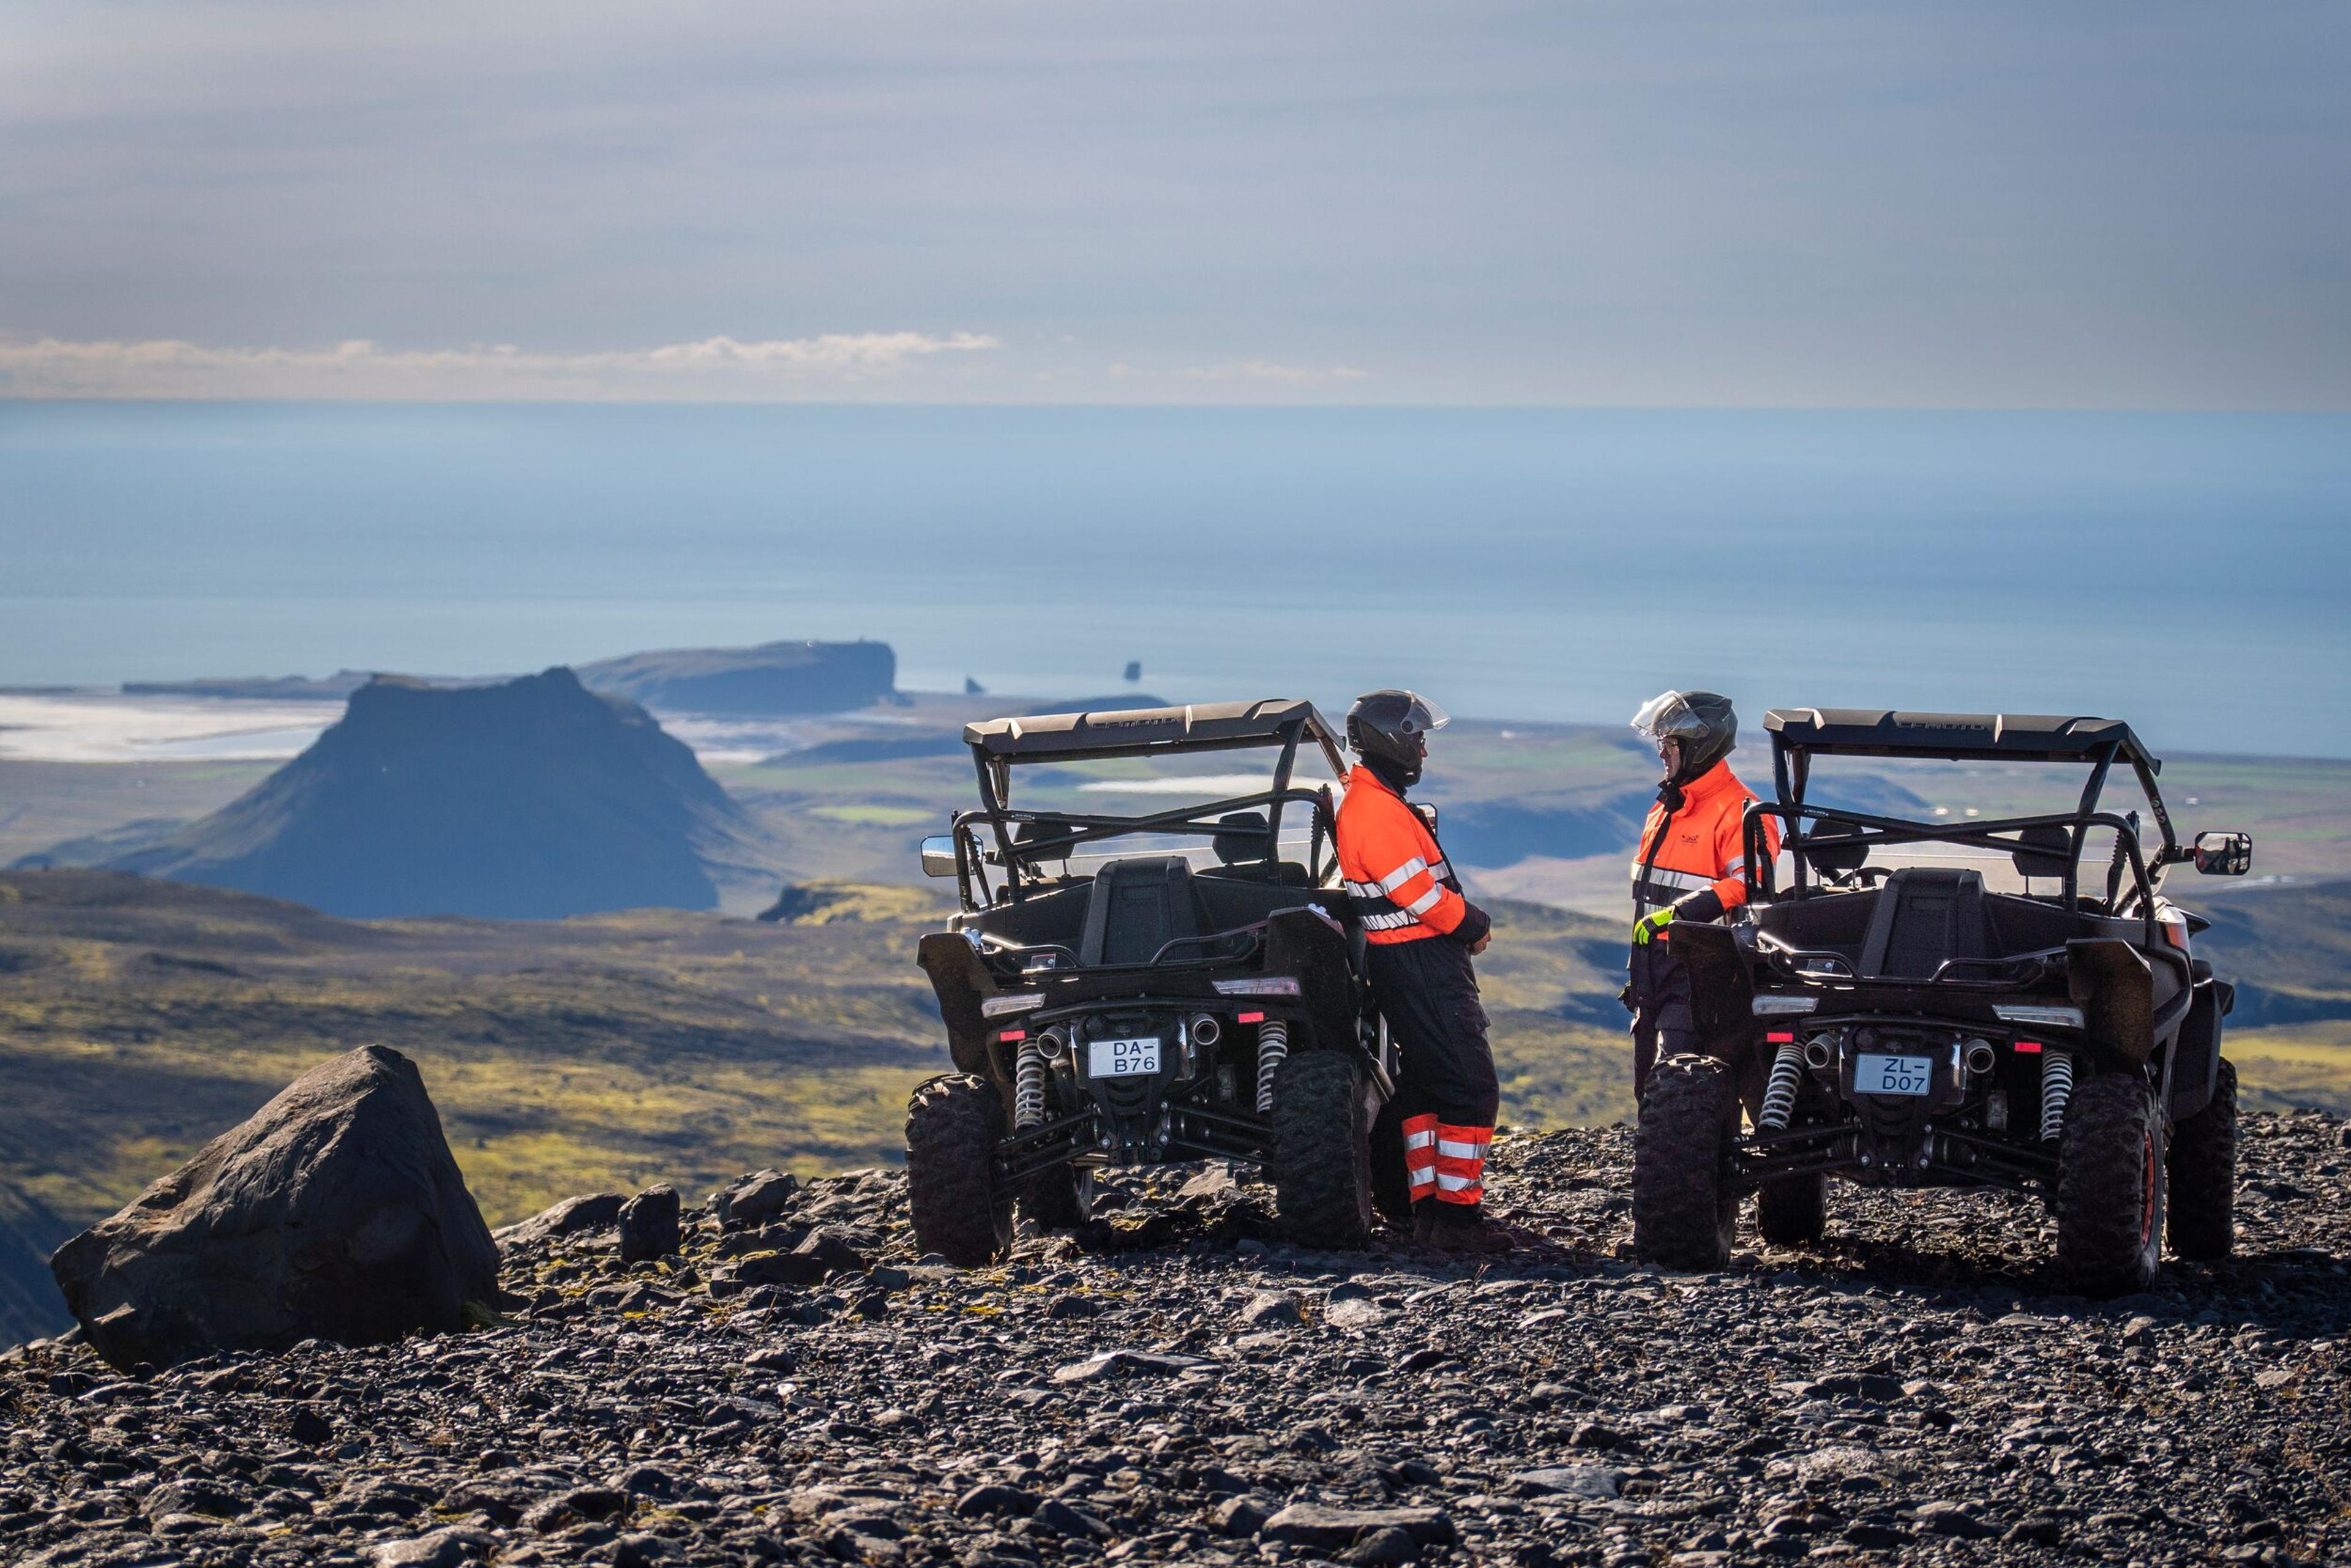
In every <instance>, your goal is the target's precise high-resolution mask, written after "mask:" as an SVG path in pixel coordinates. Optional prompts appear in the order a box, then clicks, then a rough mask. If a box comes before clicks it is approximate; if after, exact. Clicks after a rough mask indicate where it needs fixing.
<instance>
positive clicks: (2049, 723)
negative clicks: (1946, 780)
mask: <svg viewBox="0 0 2351 1568" xmlns="http://www.w3.org/2000/svg"><path fill="white" fill-rule="evenodd" d="M1763 727H1764V728H1765V729H1766V730H1768V731H1770V732H1771V734H1773V735H1776V736H1778V737H1781V739H1782V740H1783V741H1785V742H1786V743H1787V744H1788V745H1790V746H1793V747H1802V748H1804V749H1805V750H1807V751H1830V752H1843V753H1845V754H1848V755H1851V756H1856V757H1932V758H1947V759H1950V760H1954V761H1956V760H1959V759H1961V758H1970V757H2003V758H2011V759H2013V760H2015V761H2019V762H2088V761H2091V760H2093V759H2094V758H2095V757H2096V755H2097V753H2098V752H2099V751H2100V750H2101V749H2103V748H2104V747H2108V746H2112V747H2115V756H2116V759H2117V760H2118V761H2123V762H2128V763H2133V764H2139V763H2144V764H2145V765H2146V767H2147V771H2148V772H2150V773H2154V772H2158V771H2160V770H2161V768H2162V767H2163V764H2162V763H2160V762H2158V761H2157V760H2156V758H2153V757H2152V756H2150V755H2148V753H2147V747H2144V746H2143V745H2141V744H2140V743H2139V738H2138V737H2137V736H2136V735H2134V734H2132V733H2131V727H2130V726H2129V725H2127V724H2125V723H2124V722H2123V721H2122V720H2120V719H2118V718H2089V717H2083V716H2072V717H2069V716H2064V715H2061V714H2045V713H1896V712H1891V711H1887V710H1884V709H1876V708H1838V707H1832V708H1818V707H1799V708H1774V709H1772V710H1771V712H1770V713H1767V714H1765V715H1764V716H1763Z"/></svg>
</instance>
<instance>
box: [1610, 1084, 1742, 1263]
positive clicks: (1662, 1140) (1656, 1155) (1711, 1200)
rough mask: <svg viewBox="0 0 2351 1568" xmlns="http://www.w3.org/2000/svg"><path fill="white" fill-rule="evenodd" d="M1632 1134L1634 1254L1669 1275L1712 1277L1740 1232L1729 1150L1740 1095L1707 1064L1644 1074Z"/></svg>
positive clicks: (1736, 1124)
mask: <svg viewBox="0 0 2351 1568" xmlns="http://www.w3.org/2000/svg"><path fill="white" fill-rule="evenodd" d="M1646 1087H1647V1092H1646V1093H1644V1094H1643V1095H1642V1096H1641V1121H1640V1125H1639V1126H1637V1127H1636V1128H1635V1129H1634V1133H1633V1250H1634V1252H1635V1255H1637V1256H1638V1257H1640V1258H1641V1259H1643V1260H1646V1261H1648V1262H1652V1263H1658V1264H1662V1265H1664V1266H1665V1267H1667V1268H1668V1269H1690V1270H1709V1269H1719V1268H1721V1267H1722V1266H1723V1265H1724V1264H1725V1263H1727V1262H1729V1260H1730V1242H1731V1238H1732V1237H1733V1235H1734V1234H1735V1233H1736V1231H1737V1228H1738V1224H1739V1197H1738V1193H1737V1189H1736V1188H1735V1187H1734V1186H1732V1185H1731V1173H1730V1145H1731V1141H1732V1140H1733V1139H1734V1138H1736V1137H1737V1136H1738V1134H1739V1087H1738V1084H1737V1083H1736V1082H1734V1081H1733V1079H1732V1077H1731V1072H1730V1069H1729V1067H1728V1066H1726V1065H1724V1064H1723V1063H1722V1062H1719V1061H1716V1060H1715V1059H1714V1058H1712V1057H1710V1056H1694V1055H1682V1056H1670V1057H1667V1059H1666V1060H1665V1061H1660V1062H1658V1063H1657V1064H1656V1067H1655V1068H1653V1069H1651V1070H1650V1072H1649V1082H1648V1084H1647V1086H1646Z"/></svg>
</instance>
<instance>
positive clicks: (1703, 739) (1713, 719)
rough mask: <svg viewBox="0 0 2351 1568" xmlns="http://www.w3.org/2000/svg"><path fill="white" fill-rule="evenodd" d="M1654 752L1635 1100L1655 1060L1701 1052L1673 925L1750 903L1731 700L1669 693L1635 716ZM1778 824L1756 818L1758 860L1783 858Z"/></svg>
mask: <svg viewBox="0 0 2351 1568" xmlns="http://www.w3.org/2000/svg"><path fill="white" fill-rule="evenodd" d="M1633 727H1634V728H1635V729H1636V730H1638V731H1640V732H1641V734H1642V735H1643V736H1644V737H1646V739H1647V740H1648V741H1649V742H1650V744H1652V745H1654V746H1655V747H1656V748H1657V759H1658V761H1659V762H1660V764H1662V766H1663V768H1664V772H1665V779H1664V781H1663V782H1662V783H1661V784H1659V785H1658V787H1657V803H1656V805H1654V806H1651V807H1650V808H1649V816H1648V821H1646V823H1644V824H1643V826H1642V828H1641V843H1640V848H1639V850H1638V851H1637V852H1635V854H1634V857H1633V949H1632V954H1631V957H1630V960H1629V962H1628V963H1627V965H1626V967H1627V968H1628V970H1629V971H1630V977H1631V983H1630V984H1629V985H1627V986H1626V987H1625V1004H1626V1005H1627V1006H1628V1007H1630V1008H1632V1009H1633V1099H1634V1102H1635V1104H1637V1103H1639V1101H1640V1098H1641V1094H1642V1092H1643V1091H1644V1090H1645V1089H1646V1088H1647V1087H1648V1082H1649V1070H1650V1069H1651V1068H1653V1067H1655V1066H1656V1061H1657V1057H1658V1055H1659V1054H1660V1053H1661V1052H1662V1053H1663V1054H1665V1055H1667V1056H1671V1055H1673V1054H1675V1053H1676V1052H1678V1051H1697V1050H1699V1049H1700V1041H1699V1040H1698V1030H1697V1019H1695V1018H1694V1017H1693V1016H1692V1014H1691V1012H1690V982H1689V973H1688V971H1687V970H1686V969H1684V968H1683V967H1682V966H1681V965H1680V964H1679V963H1677V962H1676V961H1675V958H1674V956H1673V929H1672V928H1673V927H1674V926H1675V925H1679V924H1684V923H1687V922H1689V921H1693V920H1699V921H1711V920H1719V919H1721V918H1722V917H1723V916H1724V915H1728V914H1729V912H1730V911H1732V910H1734V909H1736V908H1738V907H1739V906H1740V904H1744V903H1746V902H1747V849H1746V827H1745V816H1746V810H1747V806H1748V803H1749V802H1750V801H1751V800H1754V799H1755V793H1754V791H1753V790H1751V789H1748V788H1747V786H1746V785H1744V784H1742V783H1740V781H1739V776H1738V775H1737V774H1735V773H1733V772H1731V770H1730V764H1729V762H1728V761H1727V760H1725V758H1728V757H1729V754H1730V752H1731V750H1732V748H1733V747H1735V746H1737V744H1738V742H1739V716H1738V714H1737V713H1735V712H1733V711H1732V709H1731V706H1730V699H1729V697H1726V696H1720V695H1717V694H1715V693H1713V692H1666V693H1664V694H1662V695H1658V696H1656V697H1653V698H1651V699H1650V700H1649V701H1648V702H1647V703H1646V704H1644V705H1643V706H1642V708H1641V711H1640V712H1639V713H1637V714H1635V715H1634V716H1633ZM1779 830H1780V825H1779V823H1778V822H1777V821H1773V820H1772V819H1771V818H1769V817H1767V818H1765V819H1764V820H1763V832H1764V842H1765V846H1766V847H1765V853H1767V854H1773V855H1776V854H1778V853H1779V852H1780V831H1779Z"/></svg>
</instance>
